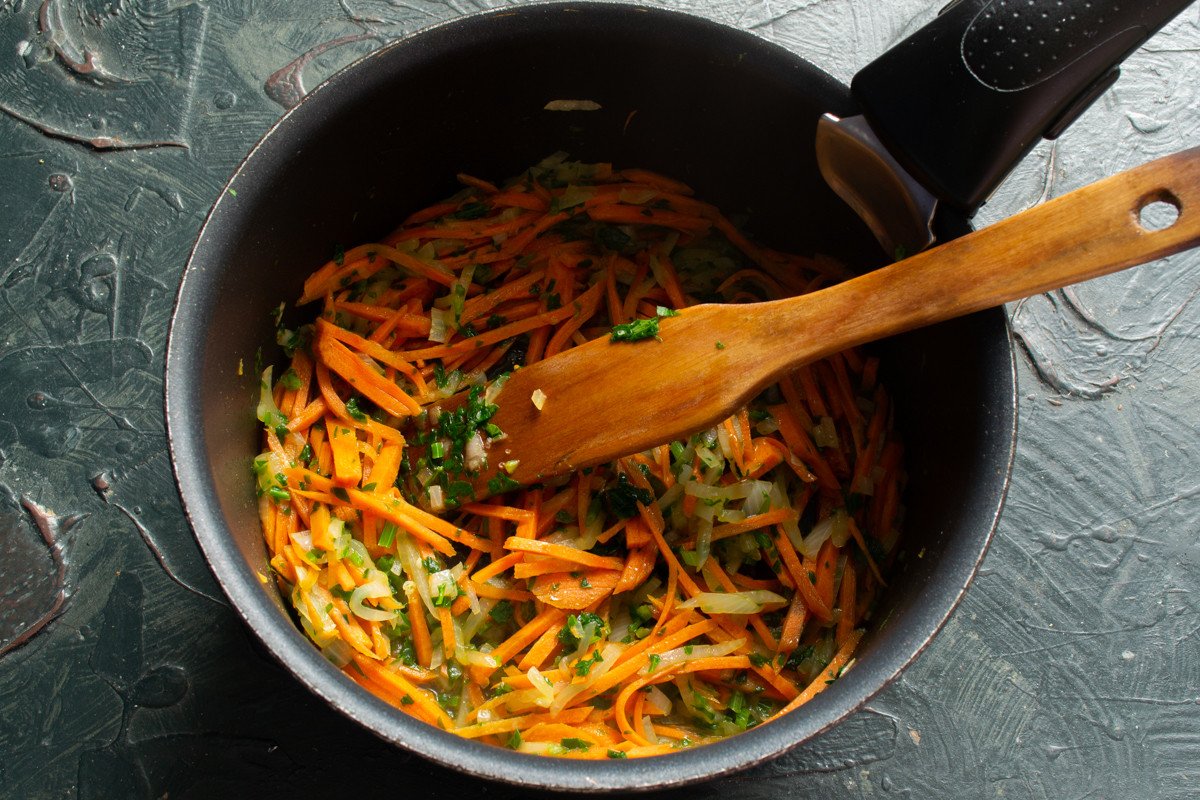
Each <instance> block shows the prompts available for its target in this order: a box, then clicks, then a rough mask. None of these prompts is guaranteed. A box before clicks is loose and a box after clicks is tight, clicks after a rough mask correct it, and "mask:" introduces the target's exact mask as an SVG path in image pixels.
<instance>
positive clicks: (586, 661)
mask: <svg viewBox="0 0 1200 800" xmlns="http://www.w3.org/2000/svg"><path fill="white" fill-rule="evenodd" d="M603 660H604V656H602V655H600V651H599V650H596V651H595V652H593V653H592V654H591V656H589V657H588V658H581V659H579V660H578V661H576V662H575V674H576V675H579V676H584V675H587V674H589V673H590V672H591V671H592V667H593V666H594V665H596V664H599V663H600V662H601V661H603Z"/></svg>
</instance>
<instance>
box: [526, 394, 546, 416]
mask: <svg viewBox="0 0 1200 800" xmlns="http://www.w3.org/2000/svg"><path fill="white" fill-rule="evenodd" d="M529 399H530V400H531V401H532V402H533V407H534V408H536V409H537V410H538V411H541V410H542V409H543V408H545V407H546V393H545V392H543V391H542V390H541V389H534V390H533V394H531V395H529Z"/></svg>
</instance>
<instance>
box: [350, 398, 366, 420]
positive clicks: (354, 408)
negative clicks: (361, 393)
mask: <svg viewBox="0 0 1200 800" xmlns="http://www.w3.org/2000/svg"><path fill="white" fill-rule="evenodd" d="M346 413H347V414H349V415H350V416H352V417H354V419H356V420H358V421H359V422H366V421H367V415H366V414H365V413H364V412H363V410H362V409H360V408H359V407H358V398H357V397H351V398H350V399H349V400H347V401H346Z"/></svg>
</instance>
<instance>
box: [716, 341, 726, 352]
mask: <svg viewBox="0 0 1200 800" xmlns="http://www.w3.org/2000/svg"><path fill="white" fill-rule="evenodd" d="M717 349H718V350H724V349H725V343H724V342H721V341H718V342H717Z"/></svg>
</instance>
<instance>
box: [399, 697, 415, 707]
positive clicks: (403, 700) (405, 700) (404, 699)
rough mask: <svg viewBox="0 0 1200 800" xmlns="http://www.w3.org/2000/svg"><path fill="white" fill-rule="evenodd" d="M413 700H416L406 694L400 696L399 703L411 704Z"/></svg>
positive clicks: (403, 704)
mask: <svg viewBox="0 0 1200 800" xmlns="http://www.w3.org/2000/svg"><path fill="white" fill-rule="evenodd" d="M414 702H416V701H414V700H413V699H412V695H408V694H406V695H404V696H403V697H401V698H400V705H402V706H411V705H412V704H413V703H414Z"/></svg>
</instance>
